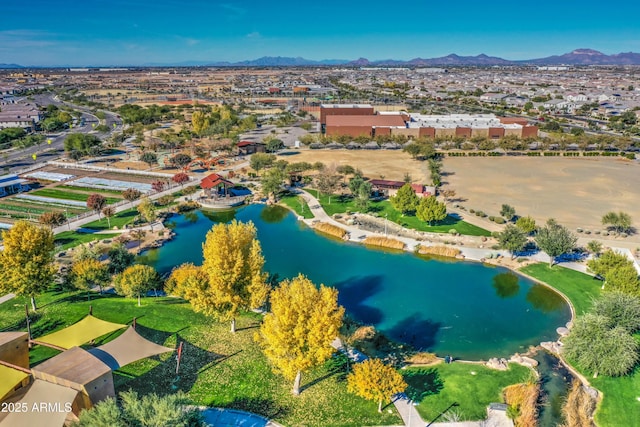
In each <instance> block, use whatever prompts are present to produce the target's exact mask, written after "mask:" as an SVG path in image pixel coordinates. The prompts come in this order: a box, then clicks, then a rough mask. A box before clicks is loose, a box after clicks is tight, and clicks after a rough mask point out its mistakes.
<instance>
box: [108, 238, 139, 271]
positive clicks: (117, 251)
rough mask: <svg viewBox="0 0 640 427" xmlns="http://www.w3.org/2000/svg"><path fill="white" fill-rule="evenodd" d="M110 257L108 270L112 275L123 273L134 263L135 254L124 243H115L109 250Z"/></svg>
mask: <svg viewBox="0 0 640 427" xmlns="http://www.w3.org/2000/svg"><path fill="white" fill-rule="evenodd" d="M107 256H108V257H109V265H108V272H109V274H111V275H115V274H119V273H122V272H123V271H124V270H125V269H126V268H127V267H129V266H130V265H133V261H134V260H135V255H133V254H132V253H131V252H129V251H128V250H127V248H125V247H124V245H122V244H118V245H114V246H112V247H111V248H109V251H108V252H107Z"/></svg>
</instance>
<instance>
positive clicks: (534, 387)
mask: <svg viewBox="0 0 640 427" xmlns="http://www.w3.org/2000/svg"><path fill="white" fill-rule="evenodd" d="M539 395H540V386H539V385H538V384H537V383H534V382H532V383H528V384H514V385H510V386H509V387H506V388H505V389H504V401H505V403H506V404H507V405H509V407H510V408H514V410H512V411H510V413H511V415H515V420H514V421H515V424H516V425H517V426H523V427H525V426H527V427H529V426H530V427H534V426H536V425H538V423H537V415H538V414H537V412H538V411H537V402H538V396H539Z"/></svg>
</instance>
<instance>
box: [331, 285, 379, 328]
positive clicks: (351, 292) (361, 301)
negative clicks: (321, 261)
mask: <svg viewBox="0 0 640 427" xmlns="http://www.w3.org/2000/svg"><path fill="white" fill-rule="evenodd" d="M382 279H383V276H382V275H370V276H355V277H350V278H348V279H347V280H343V281H342V282H337V283H334V286H335V287H336V288H337V289H338V303H339V304H340V305H342V306H344V307H345V308H346V309H347V311H348V312H349V314H350V315H351V316H352V317H353V318H354V319H355V320H357V321H358V322H361V323H364V324H377V323H380V322H381V321H382V319H383V314H382V311H381V310H379V309H378V308H375V307H371V306H368V305H366V303H365V301H366V300H367V299H368V298H370V297H372V296H373V295H375V294H377V293H379V292H380V290H381V288H382Z"/></svg>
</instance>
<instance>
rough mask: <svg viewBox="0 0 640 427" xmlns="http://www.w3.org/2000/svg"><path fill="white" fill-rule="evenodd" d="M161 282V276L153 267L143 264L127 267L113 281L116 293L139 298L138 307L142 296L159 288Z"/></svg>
mask: <svg viewBox="0 0 640 427" xmlns="http://www.w3.org/2000/svg"><path fill="white" fill-rule="evenodd" d="M161 282H162V280H161V279H160V275H159V274H158V272H157V271H156V270H155V269H154V268H153V267H151V266H148V265H142V264H136V265H132V266H130V267H127V268H126V269H125V270H124V271H123V272H122V273H120V274H118V275H117V276H116V277H115V279H114V281H113V283H114V285H115V288H116V292H118V293H119V294H121V295H124V296H126V297H128V298H138V307H140V297H141V296H142V294H146V293H147V292H148V291H150V290H151V289H156V288H158V287H159V286H160V283H161Z"/></svg>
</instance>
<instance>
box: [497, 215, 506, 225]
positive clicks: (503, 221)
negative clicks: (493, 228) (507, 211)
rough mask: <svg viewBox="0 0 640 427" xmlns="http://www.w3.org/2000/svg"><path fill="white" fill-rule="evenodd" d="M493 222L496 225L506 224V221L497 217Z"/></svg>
mask: <svg viewBox="0 0 640 427" xmlns="http://www.w3.org/2000/svg"><path fill="white" fill-rule="evenodd" d="M495 222H496V224H504V223H505V222H507V221H505V219H504V218H502V217H499V216H497V217H496V218H495Z"/></svg>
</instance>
